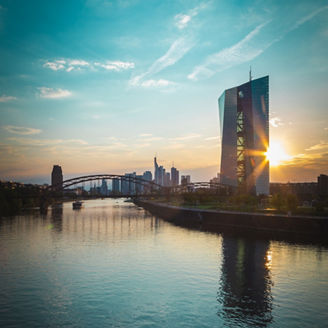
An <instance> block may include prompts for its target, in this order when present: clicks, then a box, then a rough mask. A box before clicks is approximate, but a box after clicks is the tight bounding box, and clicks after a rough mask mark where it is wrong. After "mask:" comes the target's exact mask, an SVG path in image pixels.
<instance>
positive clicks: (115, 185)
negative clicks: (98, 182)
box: [112, 178, 121, 195]
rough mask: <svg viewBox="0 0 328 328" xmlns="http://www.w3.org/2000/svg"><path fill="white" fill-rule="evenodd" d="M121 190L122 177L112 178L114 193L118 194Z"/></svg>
mask: <svg viewBox="0 0 328 328" xmlns="http://www.w3.org/2000/svg"><path fill="white" fill-rule="evenodd" d="M120 191H121V189H120V179H117V178H116V179H113V180H112V193H113V194H114V195H117V194H119V193H120Z"/></svg>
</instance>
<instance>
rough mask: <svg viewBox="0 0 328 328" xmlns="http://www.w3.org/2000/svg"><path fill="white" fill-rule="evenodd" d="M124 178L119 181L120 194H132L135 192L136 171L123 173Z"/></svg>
mask: <svg viewBox="0 0 328 328" xmlns="http://www.w3.org/2000/svg"><path fill="white" fill-rule="evenodd" d="M124 176H125V177H126V178H125V179H122V181H121V188H122V194H124V195H134V194H135V193H136V184H135V182H134V178H136V172H133V173H125V174H124Z"/></svg>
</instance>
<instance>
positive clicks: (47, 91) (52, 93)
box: [38, 87, 72, 99]
mask: <svg viewBox="0 0 328 328" xmlns="http://www.w3.org/2000/svg"><path fill="white" fill-rule="evenodd" d="M38 89H39V91H40V97H41V98H49V99H60V98H66V97H69V96H71V95H72V93H71V91H69V90H64V89H53V88H47V87H40V88H38Z"/></svg>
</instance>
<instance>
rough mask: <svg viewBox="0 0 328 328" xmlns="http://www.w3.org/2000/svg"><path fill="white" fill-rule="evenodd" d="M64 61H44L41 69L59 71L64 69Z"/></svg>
mask: <svg viewBox="0 0 328 328" xmlns="http://www.w3.org/2000/svg"><path fill="white" fill-rule="evenodd" d="M65 64H66V60H62V59H58V60H54V61H46V62H45V63H44V64H43V67H46V68H50V69H51V70H53V71H59V70H61V69H65Z"/></svg>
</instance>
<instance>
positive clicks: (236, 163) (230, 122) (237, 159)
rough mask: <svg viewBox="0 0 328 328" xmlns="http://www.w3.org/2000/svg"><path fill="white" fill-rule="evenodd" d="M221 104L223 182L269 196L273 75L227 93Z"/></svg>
mask: <svg viewBox="0 0 328 328" xmlns="http://www.w3.org/2000/svg"><path fill="white" fill-rule="evenodd" d="M218 103H219V117H220V136H221V172H220V175H221V182H222V183H224V184H228V185H232V186H238V187H239V188H240V190H241V191H244V192H248V193H256V194H266V195H267V194H269V162H268V161H267V160H266V157H265V152H266V151H267V149H268V146H269V76H265V77H262V78H259V79H256V80H251V77H250V81H249V82H247V83H244V84H242V85H239V86H237V87H233V88H231V89H227V90H225V91H224V92H223V93H222V95H221V96H220V97H219V100H218Z"/></svg>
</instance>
